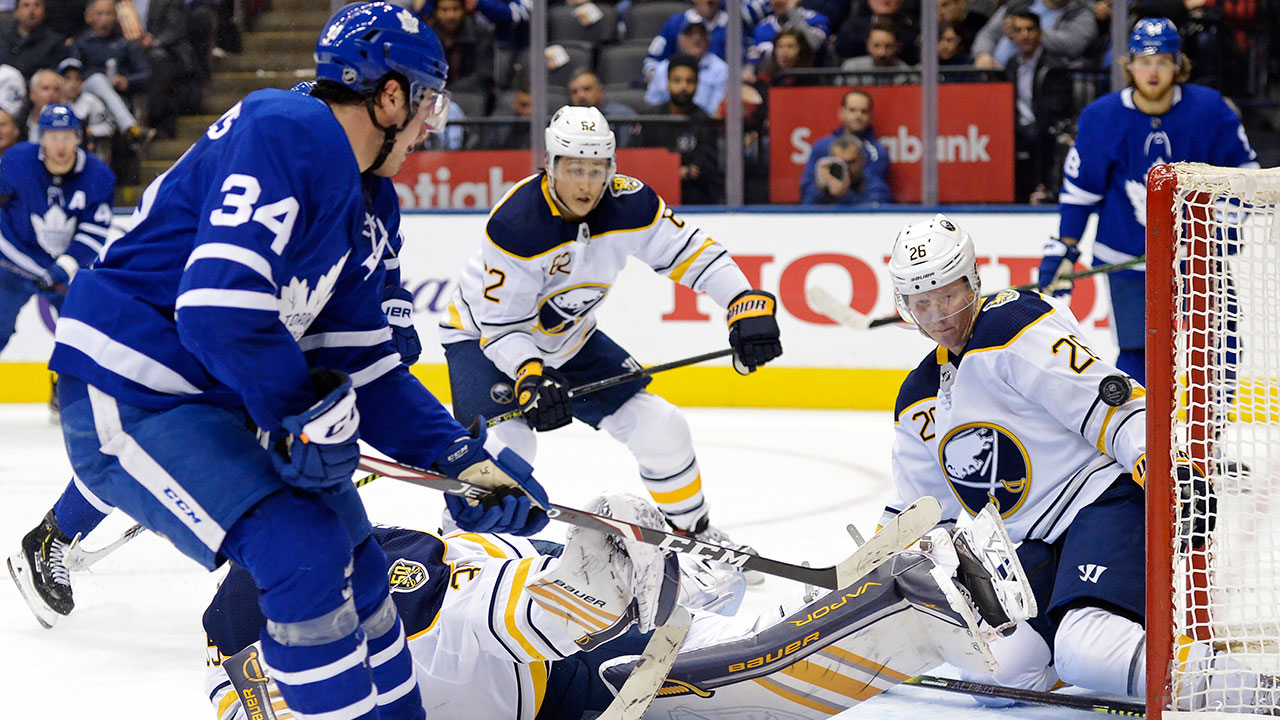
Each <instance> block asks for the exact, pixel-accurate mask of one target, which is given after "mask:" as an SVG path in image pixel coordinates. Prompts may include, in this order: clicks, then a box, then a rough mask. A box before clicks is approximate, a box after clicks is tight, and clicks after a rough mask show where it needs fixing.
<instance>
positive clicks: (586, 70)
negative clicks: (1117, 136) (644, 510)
mask: <svg viewBox="0 0 1280 720" xmlns="http://www.w3.org/2000/svg"><path fill="white" fill-rule="evenodd" d="M397 1H398V2H400V3H401V4H403V5H406V6H407V7H409V8H410V9H412V10H413V11H414V12H416V13H418V14H419V16H420V17H421V18H423V19H424V20H425V21H426V22H428V23H429V24H430V25H431V26H432V27H433V28H435V30H436V32H437V34H438V35H439V36H440V39H441V41H442V42H443V44H444V47H445V50H446V53H447V55H448V57H449V61H450V74H451V78H450V81H449V88H450V90H451V91H452V93H453V96H454V101H455V106H456V107H455V110H454V114H453V119H454V120H460V119H464V118H477V117H486V116H487V117H495V116H496V117H512V118H527V117H528V116H529V114H530V110H531V106H532V103H531V98H530V95H529V81H528V68H527V67H525V65H527V63H528V62H529V60H528V53H527V46H528V23H529V20H530V16H531V12H532V5H531V1H530V0H509V1H508V0H397ZM724 2H740V3H741V10H742V18H743V23H744V24H743V38H744V45H745V47H744V54H743V58H742V62H743V76H742V78H741V82H742V83H743V98H744V110H745V113H746V116H745V120H744V122H745V131H746V138H747V146H746V148H745V154H744V159H745V165H746V178H745V180H746V187H745V190H746V200H747V202H748V203H763V202H768V201H769V193H768V142H769V137H768V120H767V119H768V102H769V92H770V90H771V89H772V88H774V87H778V86H783V87H789V86H798V85H847V86H874V85H885V84H897V85H900V84H908V83H918V82H919V81H920V78H919V73H918V68H919V62H920V52H921V49H922V48H923V46H924V44H923V42H922V40H921V37H920V27H919V26H920V22H919V13H920V9H919V4H918V0H723V1H722V0H681V1H674V0H618V2H616V3H609V2H605V1H604V0H566V1H565V2H563V3H561V2H557V1H556V0H552V2H551V3H550V7H549V8H548V47H547V51H546V58H545V61H546V65H547V69H548V85H549V87H548V94H549V98H548V103H547V104H548V106H549V107H550V108H552V109H554V108H556V107H559V106H560V105H561V104H565V103H573V104H591V105H595V106H597V107H599V108H601V109H602V111H603V112H604V113H605V115H606V116H607V117H608V118H609V119H610V120H611V121H612V122H613V123H614V125H615V126H616V127H615V129H616V130H617V132H618V136H619V144H620V145H621V146H622V147H648V146H662V147H669V148H676V149H678V150H679V151H680V153H681V169H680V174H681V179H682V181H683V183H682V190H683V192H684V198H683V201H684V202H686V203H718V202H723V201H724V178H723V174H724V169H723V157H724V152H723V125H722V123H720V122H717V121H716V118H720V117H722V116H723V114H724V99H725V97H726V93H727V90H728V87H729V83H730V82H734V81H735V80H736V79H732V78H730V77H729V74H728V65H727V63H726V59H725V53H726V38H727V27H728V22H729V13H728V11H727V9H726V7H725V5H724ZM1273 5H1274V6H1275V7H1268V6H1267V4H1266V2H1265V0H1262V1H1260V0H1134V1H1133V2H1132V3H1131V4H1130V6H1129V7H1128V13H1129V18H1130V21H1131V22H1136V21H1137V20H1138V19H1140V18H1143V17H1168V18H1170V19H1172V20H1173V21H1174V23H1175V24H1176V25H1177V26H1178V28H1179V31H1180V33H1181V34H1182V35H1183V38H1184V42H1183V50H1184V55H1185V58H1186V60H1188V61H1189V63H1188V64H1189V67H1190V76H1189V81H1190V82H1193V83H1200V84H1204V85H1208V86H1210V87H1213V88H1215V89H1217V90H1219V91H1221V92H1222V93H1223V94H1224V95H1226V96H1228V97H1229V98H1231V99H1233V100H1235V101H1237V102H1239V103H1242V104H1243V103H1249V102H1257V103H1261V104H1263V105H1264V106H1265V104H1266V102H1267V100H1268V91H1274V90H1275V89H1276V87H1275V84H1274V83H1268V74H1267V72H1268V70H1269V69H1270V68H1269V65H1270V64H1271V63H1272V60H1271V54H1270V53H1269V52H1268V49H1269V47H1270V44H1271V32H1272V29H1273V28H1275V27H1278V26H1280V23H1277V22H1273V21H1272V18H1271V15H1272V14H1273V13H1275V12H1276V11H1277V9H1280V3H1273ZM1110 23H1111V0H1003V1H1002V0H939V2H938V27H939V32H938V45H937V48H938V60H939V67H940V76H941V77H940V79H941V81H942V82H983V81H1001V82H1009V83H1012V84H1013V86H1014V93H1015V97H1014V115H1015V116H1014V118H1013V120H1014V138H1015V145H1016V151H1015V178H1014V180H1015V183H1014V185H1015V201H1016V202H1019V203H1053V202H1056V200H1057V191H1058V185H1059V182H1060V178H1059V175H1060V169H1061V166H1062V159H1063V157H1065V155H1066V152H1067V151H1068V150H1069V149H1070V146H1071V143H1072V138H1073V134H1074V121H1075V118H1076V116H1077V115H1078V114H1079V112H1080V111H1081V110H1082V109H1083V108H1084V106H1085V105H1087V104H1088V103H1089V102H1090V101H1092V100H1093V99H1094V98H1096V97H1097V96H1099V95H1101V94H1103V93H1105V92H1107V91H1108V90H1109V83H1110V65H1111V56H1112V53H1111V48H1110ZM815 68H817V69H825V72H814V71H813V69H815ZM871 104H872V103H871V98H870V97H869V96H867V95H863V94H853V95H846V96H845V98H844V101H843V102H842V103H841V106H840V107H839V108H830V109H826V108H823V109H815V112H822V113H827V115H826V116H827V117H830V118H831V119H832V125H833V126H835V125H836V119H837V118H839V120H840V127H837V128H835V131H834V132H833V134H832V136H831V137H830V138H826V140H827V141H828V142H827V143H825V144H824V145H823V147H822V149H823V151H824V153H825V154H824V155H821V156H819V155H818V152H817V149H816V148H815V151H814V152H813V153H812V155H813V157H810V159H809V163H808V166H807V167H806V168H805V173H804V179H803V180H802V186H801V197H802V201H803V202H805V203H813V204H841V205H860V204H874V203H887V202H892V201H893V198H891V197H890V193H889V187H888V184H887V183H886V179H887V175H886V174H887V172H888V159H887V158H886V157H885V153H884V148H883V147H882V146H880V144H879V143H878V142H877V141H876V140H875V132H874V109H873V108H872V107H871ZM1273 104H1274V103H1273ZM854 105H856V106H859V107H861V106H864V105H865V106H866V107H865V108H862V109H861V110H860V111H859V117H854V116H853V114H854V111H853V110H850V109H849V107H850V106H854ZM941 111H942V112H945V111H946V108H945V107H944V108H942V109H941ZM637 116H640V117H641V118H642V120H641V121H636V120H635V118H636V117H637ZM655 116H668V118H675V119H682V120H684V121H685V122H672V121H671V120H667V121H661V120H658V121H654V120H652V118H654V117H655ZM1246 125H1248V123H1247V122H1246ZM464 127H467V128H468V129H467V130H466V131H465V132H463V131H462V130H461V129H455V132H454V133H452V134H446V135H445V136H444V137H441V138H438V139H436V141H435V142H436V143H437V146H438V147H439V148H442V149H460V148H467V149H498V148H506V149H518V148H527V147H529V135H528V129H527V127H524V128H522V127H519V126H517V125H515V124H512V125H510V126H507V127H501V126H496V125H481V126H471V125H466V124H464ZM842 137H843V138H844V140H842V139H841V138H842ZM854 138H856V139H858V140H859V142H852V141H851V140H852V139H854ZM1264 144H1265V143H1264Z"/></svg>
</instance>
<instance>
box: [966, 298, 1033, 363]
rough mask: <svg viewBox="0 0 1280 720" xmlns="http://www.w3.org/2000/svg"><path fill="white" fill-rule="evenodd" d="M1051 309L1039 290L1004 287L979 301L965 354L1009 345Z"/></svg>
mask: <svg viewBox="0 0 1280 720" xmlns="http://www.w3.org/2000/svg"><path fill="white" fill-rule="evenodd" d="M1053 309H1054V308H1053V306H1052V305H1050V304H1049V302H1048V301H1047V300H1045V299H1044V297H1043V296H1042V295H1040V294H1039V293H1032V292H1020V291H1018V290H1005V291H1004V292H1002V293H1000V294H998V295H996V296H995V297H994V298H992V299H990V300H987V301H986V302H984V303H983V304H982V311H981V312H979V313H978V319H977V320H976V321H975V322H974V328H973V337H971V338H969V344H968V346H966V347H965V354H968V353H971V352H978V351H981V350H994V349H997V348H1001V347H1004V346H1005V345H1008V344H1009V343H1011V342H1013V341H1014V339H1016V338H1017V337H1018V335H1019V333H1021V332H1022V331H1023V330H1025V329H1027V328H1028V327H1030V326H1031V325H1033V324H1035V323H1036V322H1037V321H1038V320H1040V319H1041V318H1043V317H1045V316H1046V315H1048V314H1049V313H1051V312H1053Z"/></svg>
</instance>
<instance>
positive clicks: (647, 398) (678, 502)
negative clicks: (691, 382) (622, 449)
mask: <svg viewBox="0 0 1280 720" xmlns="http://www.w3.org/2000/svg"><path fill="white" fill-rule="evenodd" d="M600 429H601V430H605V431H607V432H608V433H609V434H610V435H612V436H613V437H614V438H615V439H617V440H618V441H619V442H621V443H623V444H624V445H626V446H627V449H628V450H630V451H631V454H632V455H634V456H635V458H636V462H637V463H638V464H639V466H640V479H641V480H642V481H643V482H644V486H645V489H646V490H648V491H649V494H650V495H652V496H653V501H654V503H656V504H657V506H658V509H659V510H661V511H662V514H663V515H665V516H666V517H667V520H668V521H670V522H671V524H672V525H674V526H676V527H677V528H680V529H682V530H692V529H693V528H694V527H695V526H696V525H697V524H698V521H699V520H701V519H702V518H703V517H704V516H705V515H706V514H707V503H706V500H705V499H704V498H703V496H702V473H701V471H700V470H699V468H698V460H697V458H696V457H695V455H694V452H693V434H692V433H691V432H690V430H689V423H688V422H687V421H686V420H685V418H684V415H682V414H681V413H680V410H679V409H678V408H676V406H675V405H672V404H671V403H669V402H667V401H666V400H663V399H662V398H660V397H658V396H657V395H650V394H649V393H647V392H641V393H637V394H636V395H634V396H632V398H631V399H630V400H628V401H626V402H625V403H623V404H622V407H620V408H618V409H617V410H616V411H615V412H614V413H613V414H612V415H609V416H608V417H606V418H605V419H604V420H602V421H601V422H600Z"/></svg>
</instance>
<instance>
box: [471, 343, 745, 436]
mask: <svg viewBox="0 0 1280 720" xmlns="http://www.w3.org/2000/svg"><path fill="white" fill-rule="evenodd" d="M732 354H733V348H725V349H723V350H716V351H715V352H709V353H703V354H702V355H694V356H693V357H688V358H684V359H683V360H672V361H671V362H668V363H662V364H661V365H653V366H651V367H647V368H640V369H638V370H631V371H630V372H624V373H622V374H621V375H614V376H613V377H609V378H605V379H603V380H596V381H594V382H589V383H585V384H582V385H579V386H577V387H575V388H570V389H569V397H570V398H575V397H581V396H583V395H587V394H590V393H593V392H599V391H601V390H604V389H606V388H611V387H613V386H615V385H621V384H622V383H626V382H631V381H632V380H639V379H640V378H643V377H649V376H650V375H654V374H656V373H660V372H666V371H667V370H675V369H676V368H682V367H685V366H688V365H696V364H698V363H701V362H706V361H708V360H715V359H717V358H722V357H728V356H730V355H732ZM523 414H524V413H523V412H522V411H521V410H520V408H516V409H515V410H511V411H509V412H505V413H503V414H501V415H498V416H496V417H492V418H489V419H488V420H486V421H485V426H486V427H493V426H494V425H497V424H498V423H503V422H506V421H508V420H511V419H513V418H518V417H520V416H521V415H523Z"/></svg>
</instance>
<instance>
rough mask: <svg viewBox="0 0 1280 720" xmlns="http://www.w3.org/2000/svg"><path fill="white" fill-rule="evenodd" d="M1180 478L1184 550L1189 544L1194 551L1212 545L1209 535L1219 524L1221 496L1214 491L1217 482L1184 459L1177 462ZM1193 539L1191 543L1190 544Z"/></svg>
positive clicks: (1175, 467)
mask: <svg viewBox="0 0 1280 720" xmlns="http://www.w3.org/2000/svg"><path fill="white" fill-rule="evenodd" d="M1173 470H1174V473H1175V476H1176V478H1177V485H1175V486H1174V487H1176V488H1177V489H1178V497H1179V500H1178V507H1179V509H1180V512H1179V517H1180V519H1181V521H1182V522H1181V524H1182V528H1181V529H1180V531H1179V533H1178V534H1179V535H1180V536H1181V537H1182V538H1183V540H1182V546H1183V550H1184V551H1185V550H1186V549H1187V546H1188V544H1189V545H1190V547H1191V549H1193V550H1200V549H1202V548H1204V547H1205V546H1206V545H1208V544H1209V534H1210V533H1212V532H1213V529H1214V527H1216V526H1217V523H1218V497H1217V495H1216V494H1215V493H1214V492H1213V485H1211V484H1210V483H1209V479H1208V478H1206V477H1205V476H1204V472H1203V471H1202V470H1201V469H1200V467H1199V466H1198V465H1196V464H1195V463H1193V462H1191V461H1190V460H1187V459H1186V458H1180V459H1179V460H1178V462H1177V464H1176V465H1174V469H1173ZM1188 541H1189V543H1188Z"/></svg>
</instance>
